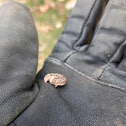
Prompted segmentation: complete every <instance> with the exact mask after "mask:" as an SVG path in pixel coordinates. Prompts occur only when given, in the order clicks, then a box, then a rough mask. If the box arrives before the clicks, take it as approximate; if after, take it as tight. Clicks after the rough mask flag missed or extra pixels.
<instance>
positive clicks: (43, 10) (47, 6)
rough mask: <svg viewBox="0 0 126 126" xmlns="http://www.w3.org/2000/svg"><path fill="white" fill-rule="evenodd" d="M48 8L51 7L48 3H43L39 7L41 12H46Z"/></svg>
mask: <svg viewBox="0 0 126 126" xmlns="http://www.w3.org/2000/svg"><path fill="white" fill-rule="evenodd" d="M50 8H51V5H50V4H45V5H43V6H40V7H39V9H40V12H42V13H46V12H47V11H48V10H49V9H50Z"/></svg>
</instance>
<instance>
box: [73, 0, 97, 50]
mask: <svg viewBox="0 0 126 126" xmlns="http://www.w3.org/2000/svg"><path fill="white" fill-rule="evenodd" d="M96 2H97V0H95V2H94V4H93V6H92V8H91V10H90V12H89V15H88V17H87V19H86V21H85V23H84V24H83V26H82V30H81V33H80V36H79V38H78V39H77V40H76V41H75V42H74V44H73V46H72V48H74V45H75V43H77V41H78V40H79V39H80V38H81V36H82V33H83V29H84V27H85V25H86V24H87V21H88V19H89V17H90V15H91V12H92V10H93V8H94V6H95V4H96ZM77 51H78V50H77Z"/></svg>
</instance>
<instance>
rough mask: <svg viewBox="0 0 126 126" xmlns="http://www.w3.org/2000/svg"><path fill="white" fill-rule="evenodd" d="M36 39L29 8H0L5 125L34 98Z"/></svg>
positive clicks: (0, 93) (0, 95)
mask: <svg viewBox="0 0 126 126" xmlns="http://www.w3.org/2000/svg"><path fill="white" fill-rule="evenodd" d="M37 61H38V37H37V32H36V28H35V25H34V21H33V18H32V15H31V13H30V11H29V9H28V8H26V7H25V6H23V5H21V4H19V3H17V2H11V1H8V2H5V3H4V4H3V5H2V6H1V7H0V115H1V116H0V124H1V125H4V126H5V125H7V124H8V123H9V122H10V121H12V120H13V119H14V118H16V116H17V115H18V114H20V112H22V111H23V110H24V109H25V108H26V107H27V106H28V105H29V104H30V103H31V102H32V101H33V100H34V99H35V97H36V95H37V93H38V87H37V85H35V84H34V79H35V76H36V69H37Z"/></svg>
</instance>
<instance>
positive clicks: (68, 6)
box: [65, 0, 76, 10]
mask: <svg viewBox="0 0 126 126" xmlns="http://www.w3.org/2000/svg"><path fill="white" fill-rule="evenodd" d="M75 4H76V0H70V1H68V2H67V3H66V5H65V8H66V9H67V10H71V9H73V7H74V6H75Z"/></svg>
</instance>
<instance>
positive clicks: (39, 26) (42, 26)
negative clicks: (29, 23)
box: [36, 23, 52, 33]
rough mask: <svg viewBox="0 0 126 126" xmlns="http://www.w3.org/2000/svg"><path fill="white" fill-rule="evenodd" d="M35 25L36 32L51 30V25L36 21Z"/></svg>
mask: <svg viewBox="0 0 126 126" xmlns="http://www.w3.org/2000/svg"><path fill="white" fill-rule="evenodd" d="M36 27H37V31H38V32H44V33H48V32H49V31H51V30H52V28H51V26H49V25H45V24H39V23H37V24H36Z"/></svg>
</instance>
